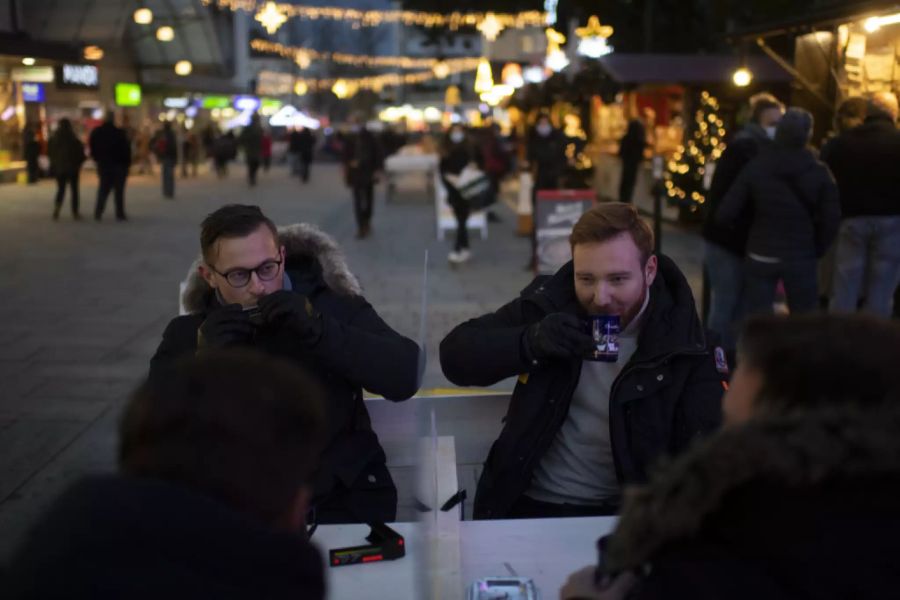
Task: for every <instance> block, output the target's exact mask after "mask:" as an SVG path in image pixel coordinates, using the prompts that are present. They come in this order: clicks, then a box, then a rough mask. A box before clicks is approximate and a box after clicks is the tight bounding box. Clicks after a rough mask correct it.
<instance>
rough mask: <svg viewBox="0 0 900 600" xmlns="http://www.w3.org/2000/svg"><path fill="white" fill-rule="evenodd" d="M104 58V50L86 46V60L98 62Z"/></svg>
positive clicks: (98, 47)
mask: <svg viewBox="0 0 900 600" xmlns="http://www.w3.org/2000/svg"><path fill="white" fill-rule="evenodd" d="M102 58H103V48H101V47H100V46H85V47H84V60H92V61H97V60H101V59H102Z"/></svg>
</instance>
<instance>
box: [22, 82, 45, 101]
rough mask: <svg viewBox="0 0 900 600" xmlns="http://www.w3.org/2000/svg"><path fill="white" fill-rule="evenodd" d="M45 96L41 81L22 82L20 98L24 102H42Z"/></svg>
mask: <svg viewBox="0 0 900 600" xmlns="http://www.w3.org/2000/svg"><path fill="white" fill-rule="evenodd" d="M45 98H46V91H45V89H44V84H43V83H31V82H27V83H23V84H22V100H23V101H24V102H43V101H44V99H45Z"/></svg>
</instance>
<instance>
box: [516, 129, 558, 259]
mask: <svg viewBox="0 0 900 600" xmlns="http://www.w3.org/2000/svg"><path fill="white" fill-rule="evenodd" d="M528 163H529V165H530V166H531V171H532V177H533V179H534V186H533V188H532V191H531V214H532V220H533V221H534V225H533V226H532V228H531V259H530V260H529V262H528V264H527V265H526V266H525V269H526V270H534V268H535V266H536V264H537V222H536V219H535V218H534V217H535V216H536V215H537V193H538V191H540V190H556V189H559V186H560V183H561V181H562V176H563V172H564V171H565V169H566V145H565V140H564V139H563V136H562V133H561V132H560V131H559V130H558V129H556V128H554V127H553V123H552V122H551V121H550V116H549V115H546V114H542V115H540V116H539V117H538V119H537V122H536V123H535V126H534V130H533V131H532V132H531V136H530V137H529V139H528Z"/></svg>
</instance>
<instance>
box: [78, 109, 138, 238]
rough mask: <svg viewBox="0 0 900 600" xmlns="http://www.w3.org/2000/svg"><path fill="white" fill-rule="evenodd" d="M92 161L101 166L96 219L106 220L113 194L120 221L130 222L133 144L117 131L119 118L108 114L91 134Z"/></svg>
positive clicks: (98, 171) (117, 216) (98, 168)
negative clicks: (128, 205) (127, 207)
mask: <svg viewBox="0 0 900 600" xmlns="http://www.w3.org/2000/svg"><path fill="white" fill-rule="evenodd" d="M88 146H90V149H91V157H92V158H93V159H94V162H95V163H97V173H98V175H99V178H100V185H99V187H98V188H97V205H96V207H95V208H94V219H96V220H97V221H99V220H101V219H102V218H103V211H104V209H105V208H106V199H107V198H108V197H109V193H110V192H113V199H114V201H115V204H116V220H117V221H127V220H128V217H127V216H126V215H125V182H126V181H127V179H128V167H129V166H130V165H131V144H130V143H129V142H128V138H127V137H126V136H125V131H124V130H123V129H121V128H119V127H116V123H115V114H114V113H113V112H112V111H110V112H107V113H106V120H105V121H104V122H103V124H102V125H100V126H99V127H97V128H95V129H94V130H93V131H92V132H91V136H90V138H89V140H88Z"/></svg>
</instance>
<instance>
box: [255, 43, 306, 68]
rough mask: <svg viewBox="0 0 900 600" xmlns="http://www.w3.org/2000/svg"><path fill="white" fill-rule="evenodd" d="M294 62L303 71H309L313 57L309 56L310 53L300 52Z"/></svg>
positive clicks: (295, 56)
mask: <svg viewBox="0 0 900 600" xmlns="http://www.w3.org/2000/svg"><path fill="white" fill-rule="evenodd" d="M254 41H256V40H254ZM294 62H295V63H297V66H298V67H300V68H301V69H308V68H309V65H311V64H312V57H311V56H310V55H309V52H303V51H298V52H297V53H296V54H295V55H294Z"/></svg>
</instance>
